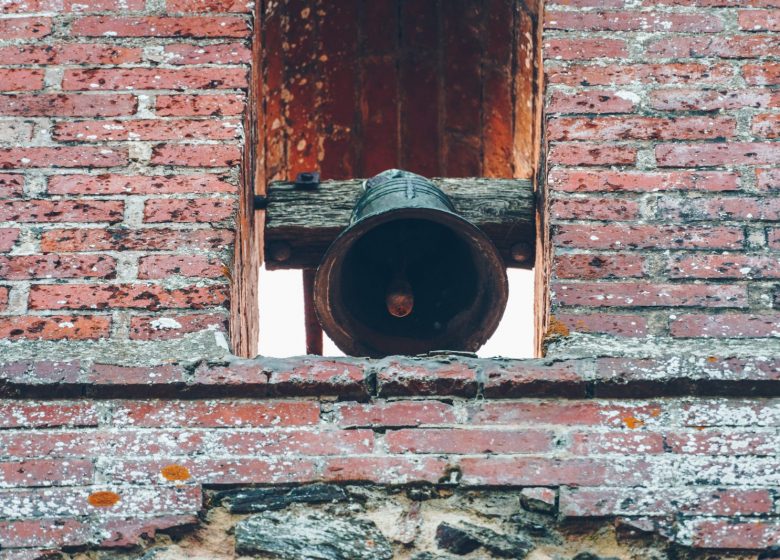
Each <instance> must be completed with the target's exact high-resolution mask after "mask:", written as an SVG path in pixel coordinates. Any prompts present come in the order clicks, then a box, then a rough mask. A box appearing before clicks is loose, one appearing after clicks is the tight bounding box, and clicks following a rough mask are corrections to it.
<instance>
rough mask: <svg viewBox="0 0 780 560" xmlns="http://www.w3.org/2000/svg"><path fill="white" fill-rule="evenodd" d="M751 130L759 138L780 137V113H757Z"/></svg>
mask: <svg viewBox="0 0 780 560" xmlns="http://www.w3.org/2000/svg"><path fill="white" fill-rule="evenodd" d="M750 130H751V132H752V133H753V136H755V137H757V138H780V115H778V114H768V115H755V116H754V117H753V126H752V127H751V128H750Z"/></svg>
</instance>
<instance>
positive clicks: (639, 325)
mask: <svg viewBox="0 0 780 560" xmlns="http://www.w3.org/2000/svg"><path fill="white" fill-rule="evenodd" d="M555 318H556V319H557V320H558V321H560V322H561V323H563V324H564V325H566V327H568V328H569V330H570V331H574V332H583V333H596V334H612V335H615V336H645V335H647V317H644V316H642V315H615V314H610V313H577V314H568V313H556V314H555Z"/></svg>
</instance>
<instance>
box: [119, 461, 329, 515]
mask: <svg viewBox="0 0 780 560" xmlns="http://www.w3.org/2000/svg"><path fill="white" fill-rule="evenodd" d="M170 464H177V465H181V466H183V467H185V468H186V469H187V470H188V471H189V472H190V475H191V479H192V481H193V482H196V483H198V484H220V485H224V484H294V483H302V482H312V481H314V480H316V479H317V478H318V477H317V474H316V466H317V465H316V463H315V462H314V461H311V460H309V459H305V458H304V459H301V458H286V457H284V458H282V457H271V458H269V459H256V458H246V457H245V458H241V459H233V458H232V457H225V458H221V459H220V458H213V457H186V458H184V457H168V458H162V459H157V458H155V459H117V460H114V461H112V462H110V463H107V464H106V468H105V471H106V473H107V475H108V476H109V477H110V480H111V481H112V482H117V483H119V482H127V483H146V484H148V483H149V482H150V481H160V480H164V479H163V478H162V476H161V475H160V471H161V470H162V469H163V468H164V467H166V466H168V465H170ZM123 522H124V523H126V521H123Z"/></svg>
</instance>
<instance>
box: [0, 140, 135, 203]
mask: <svg viewBox="0 0 780 560" xmlns="http://www.w3.org/2000/svg"><path fill="white" fill-rule="evenodd" d="M126 163H127V151H125V150H122V149H112V148H106V147H101V148H88V147H84V146H78V147H75V146H58V147H56V148H1V149H0V168H3V169H9V168H29V167H114V166H118V165H125V164H126ZM32 204H34V203H32ZM114 204H115V205H116V204H117V203H114ZM118 204H120V205H121V202H120V203H118Z"/></svg>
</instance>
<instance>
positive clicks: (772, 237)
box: [767, 228, 780, 250]
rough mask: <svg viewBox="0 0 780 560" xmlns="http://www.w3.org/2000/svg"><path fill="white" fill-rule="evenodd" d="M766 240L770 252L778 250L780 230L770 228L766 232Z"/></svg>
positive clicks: (779, 246)
mask: <svg viewBox="0 0 780 560" xmlns="http://www.w3.org/2000/svg"><path fill="white" fill-rule="evenodd" d="M767 239H768V240H769V248H770V249H772V250H778V249H780V229H778V228H772V229H769V230H767Z"/></svg>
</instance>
